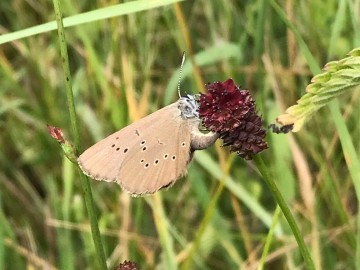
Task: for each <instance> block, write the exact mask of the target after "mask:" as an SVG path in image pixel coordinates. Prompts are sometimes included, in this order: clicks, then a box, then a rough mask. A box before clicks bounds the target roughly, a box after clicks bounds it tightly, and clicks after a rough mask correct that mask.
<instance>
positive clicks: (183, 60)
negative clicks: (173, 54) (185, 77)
mask: <svg viewBox="0 0 360 270" xmlns="http://www.w3.org/2000/svg"><path fill="white" fill-rule="evenodd" d="M184 62H185V51H184V52H183V55H182V60H181V65H180V72H179V81H178V94H179V98H181V94H180V83H181V76H182V71H183V67H184Z"/></svg>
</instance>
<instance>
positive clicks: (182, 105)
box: [178, 95, 199, 119]
mask: <svg viewBox="0 0 360 270" xmlns="http://www.w3.org/2000/svg"><path fill="white" fill-rule="evenodd" d="M196 98H197V97H196V95H186V96H184V97H181V98H180V99H179V105H178V108H179V110H180V111H181V117H182V118H184V119H191V118H199V106H198V104H197V100H196Z"/></svg>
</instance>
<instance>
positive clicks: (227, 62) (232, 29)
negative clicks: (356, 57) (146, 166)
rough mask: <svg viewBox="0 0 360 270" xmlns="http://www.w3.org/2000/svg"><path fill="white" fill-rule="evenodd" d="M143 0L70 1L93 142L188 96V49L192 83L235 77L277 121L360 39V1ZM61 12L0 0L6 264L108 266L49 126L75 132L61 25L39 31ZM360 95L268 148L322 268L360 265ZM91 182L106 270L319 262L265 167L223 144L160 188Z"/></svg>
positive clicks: (76, 77)
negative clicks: (305, 254)
mask: <svg viewBox="0 0 360 270" xmlns="http://www.w3.org/2000/svg"><path fill="white" fill-rule="evenodd" d="M146 2H147V1H128V2H126V5H125V6H121V5H119V6H113V5H114V4H116V3H115V2H114V1H97V2H93V1H92V2H91V1H90V2H89V1H80V2H73V1H68V0H64V1H61V5H62V10H63V13H64V17H69V16H73V17H72V18H75V23H74V24H69V25H68V27H67V28H65V34H66V44H67V50H68V55H69V64H70V74H71V77H72V90H73V94H74V105H75V108H76V114H77V116H78V127H79V132H80V141H81V146H82V149H84V148H86V147H88V146H90V145H92V144H93V143H95V142H96V141H98V140H99V139H101V138H103V137H104V136H105V135H107V134H110V133H112V132H113V131H116V130H118V129H120V128H122V127H123V126H125V125H127V124H129V123H131V122H133V121H135V120H137V119H139V118H141V117H143V116H144V115H146V114H148V113H150V112H153V111H154V110H156V109H158V108H160V107H162V106H164V105H166V104H169V103H171V102H173V101H175V100H176V98H177V97H176V83H177V78H178V67H179V64H180V61H181V54H182V51H184V50H185V51H187V53H188V56H189V57H188V58H189V59H188V61H187V62H186V64H185V66H184V73H183V74H184V75H183V81H182V91H186V92H188V93H197V92H199V91H203V89H202V88H203V87H202V85H203V82H212V81H215V80H224V79H227V78H230V77H231V78H233V79H234V80H235V81H236V82H237V83H238V84H240V85H241V86H242V87H244V88H247V89H250V91H251V92H252V94H253V95H254V97H255V99H256V101H257V107H258V110H259V112H260V113H261V114H262V115H263V117H264V119H265V121H266V122H267V123H270V122H274V119H275V118H276V116H277V115H279V114H281V113H283V111H284V110H285V108H286V107H288V106H290V105H292V104H294V103H295V101H296V100H297V99H299V98H300V96H301V95H303V94H304V89H305V87H306V85H307V84H309V83H310V81H309V80H310V78H311V77H312V76H313V75H314V74H316V73H318V72H319V71H320V68H321V67H322V66H323V65H324V64H325V63H326V62H327V61H329V60H337V59H341V58H343V57H345V55H346V53H347V52H349V51H350V50H351V49H352V48H354V47H357V46H359V44H360V38H359V37H360V28H359V6H360V1H359V0H354V1H348V0H341V1H337V0H330V1H320V0H314V1H292V0H288V1H273V0H271V1H263V0H259V1H245V2H244V1H205V0H198V1H183V2H180V3H176V4H173V2H175V1H160V0H159V1H150V3H151V5H146ZM279 3H281V4H279ZM144 4H145V5H144ZM124 7H125V9H124ZM103 8H106V10H107V11H108V12H109V13H107V12H105V15H106V16H105V17H107V18H105V17H102V14H104V10H103ZM89 11H91V12H92V13H90V15H89V13H87V12H89ZM108 14H110V15H109V16H108ZM77 16H80V17H77ZM84 17H85V18H87V23H85V24H80V20H79V21H78V23H76V18H84ZM54 20H55V12H54V8H53V6H52V4H51V3H50V2H49V1H40V2H27V1H16V2H13V1H6V0H5V1H1V3H0V25H1V27H0V31H1V34H3V36H0V42H4V43H2V44H1V45H0V78H1V79H0V269H31V268H35V269H43V268H46V267H50V268H52V269H97V268H100V267H99V266H98V264H97V258H98V255H99V252H98V251H97V250H96V249H95V246H94V242H93V237H92V235H91V229H90V219H89V215H88V212H87V210H86V206H85V203H84V201H83V196H82V186H81V180H80V177H79V175H78V174H77V172H76V170H77V168H76V166H74V165H73V164H71V163H70V162H69V161H68V160H67V159H66V158H63V155H62V153H61V150H60V148H59V147H58V145H57V144H56V143H55V142H54V141H53V140H52V139H51V138H50V137H49V136H48V134H47V129H46V124H52V125H55V126H59V127H61V128H62V129H63V130H64V132H65V133H66V136H67V137H68V138H69V139H71V140H73V141H75V137H74V136H73V133H72V128H71V124H70V116H69V114H68V111H67V100H66V95H65V82H66V81H65V80H64V72H63V68H62V58H61V56H60V46H59V40H58V35H57V33H56V32H55V31H50V29H47V28H41V27H44V26H43V25H42V24H44V23H47V22H52V21H54ZM65 22H66V19H65V20H64V24H65V26H66V23H65ZM53 24H54V25H56V24H55V22H53ZM37 25H41V26H40V30H41V29H42V33H41V34H36V31H35V30H34V29H33V28H30V27H33V26H37ZM27 28H30V29H28V31H30V32H26V33H27V37H26V38H22V39H19V36H18V34H19V32H18V31H20V30H23V29H27ZM35 29H38V28H35ZM52 29H55V28H52ZM6 33H9V34H10V35H5V34H6ZM21 33H23V32H20V34H21ZM8 38H9V39H8ZM9 40H10V41H9ZM5 41H6V43H5ZM358 103H359V91H354V92H352V94H345V95H343V96H341V97H340V98H339V99H338V101H337V102H336V103H332V104H331V106H330V107H324V108H323V109H321V110H320V111H319V112H318V113H317V114H316V115H315V116H314V117H313V119H312V120H311V121H310V122H309V123H308V124H307V125H306V126H305V127H304V128H303V129H302V130H301V131H300V132H298V133H296V134H295V135H291V134H289V135H274V134H271V133H269V134H268V136H267V140H268V142H269V146H270V147H269V149H268V150H266V152H264V153H263V155H262V158H263V159H264V162H265V165H266V166H267V168H266V169H267V170H268V171H270V172H271V173H272V175H273V176H274V179H275V180H276V184H277V186H278V187H279V190H280V192H281V193H282V195H283V197H284V198H285V200H286V203H287V204H288V205H290V206H291V211H292V213H293V215H294V217H295V221H296V224H297V226H298V227H299V229H300V231H301V233H302V235H303V236H304V240H305V243H306V244H307V246H308V248H309V250H310V254H311V257H312V261H313V262H314V264H315V268H316V269H357V268H358V267H359V265H360V255H359V253H360V251H359V250H360V249H359V243H360V241H359V239H360V231H359V229H358V226H359V222H357V220H358V219H359V216H360V215H358V196H357V195H358V194H357V192H358V189H357V188H356V186H357V185H358V181H359V180H360V179H356V177H357V176H356V175H357V173H356V172H357V169H359V168H358V165H357V163H356V162H358V156H359V150H360V145H359V139H358V138H359V136H360V128H359V116H360V109H359V106H357V105H358ZM82 149H80V151H81V150H82ZM354 161H355V162H354ZM90 184H91V189H92V196H93V199H94V210H95V212H94V213H95V216H96V218H97V222H98V225H99V229H100V233H101V239H102V245H103V247H104V252H105V256H106V260H107V265H108V267H109V269H112V268H114V267H115V266H116V265H118V264H119V263H121V262H123V261H124V260H132V261H135V262H136V263H137V264H138V266H139V268H140V269H155V268H157V269H176V268H182V269H306V268H305V266H304V260H303V258H302V256H301V254H300V252H299V248H298V245H297V244H296V241H295V238H294V236H293V234H292V232H291V230H290V227H289V226H288V223H287V222H286V220H285V218H284V216H283V215H282V213H280V216H279V217H278V215H279V212H278V209H277V204H276V201H275V200H274V198H273V197H272V195H271V192H270V191H269V189H268V187H267V186H266V185H265V183H264V182H263V179H262V176H261V174H259V172H258V170H257V168H256V165H255V163H253V162H245V161H244V160H241V159H240V158H238V157H237V156H233V155H230V154H229V153H228V150H227V149H226V148H222V147H221V146H220V144H216V146H215V147H212V148H210V149H208V150H205V151H201V152H198V153H196V154H195V158H194V162H193V163H192V164H191V166H190V167H189V170H188V175H187V176H186V177H184V179H182V180H179V181H178V183H176V184H175V185H174V186H173V187H172V188H170V189H169V190H164V191H161V192H159V194H156V195H155V196H148V197H144V198H131V197H130V196H129V195H127V194H125V193H123V192H122V191H121V190H120V188H119V187H118V186H117V185H116V184H107V183H105V182H96V181H91V183H90ZM277 219H278V220H277ZM276 220H277V221H276Z"/></svg>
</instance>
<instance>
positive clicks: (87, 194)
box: [53, 0, 107, 269]
mask: <svg viewBox="0 0 360 270" xmlns="http://www.w3.org/2000/svg"><path fill="white" fill-rule="evenodd" d="M53 4H54V9H55V15H56V22H57V25H58V35H59V40H60V52H61V59H62V64H63V69H64V74H65V78H66V80H65V85H66V97H67V102H68V109H69V114H70V122H71V127H72V131H73V136H74V140H75V147H76V149H79V148H80V135H79V130H78V125H77V118H76V112H75V105H74V96H73V92H72V87H71V74H70V66H69V58H68V52H67V46H66V40H65V32H64V26H63V21H62V12H61V7H60V1H59V0H53ZM78 171H79V173H80V180H81V185H82V189H83V194H84V198H85V204H86V208H87V212H88V215H89V219H90V225H91V233H92V238H93V241H94V244H95V250H96V255H97V259H98V263H99V267H100V269H107V265H106V259H105V252H104V248H103V245H102V242H101V236H100V230H99V226H98V223H97V219H96V215H95V208H94V202H93V197H92V193H91V186H90V182H89V179H88V178H87V177H86V176H85V175H84V174H83V173H82V172H81V170H80V168H78Z"/></svg>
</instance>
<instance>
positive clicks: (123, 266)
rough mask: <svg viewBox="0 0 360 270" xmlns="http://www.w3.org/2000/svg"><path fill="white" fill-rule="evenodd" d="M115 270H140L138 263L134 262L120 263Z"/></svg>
mask: <svg viewBox="0 0 360 270" xmlns="http://www.w3.org/2000/svg"><path fill="white" fill-rule="evenodd" d="M114 270H138V267H137V265H136V263H134V262H132V261H124V262H123V263H120V265H118V266H117V267H116V268H115V269H114Z"/></svg>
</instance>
